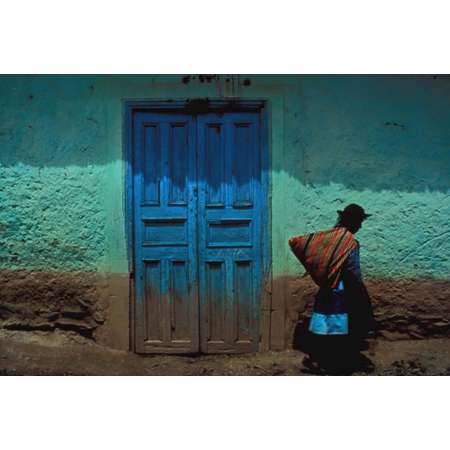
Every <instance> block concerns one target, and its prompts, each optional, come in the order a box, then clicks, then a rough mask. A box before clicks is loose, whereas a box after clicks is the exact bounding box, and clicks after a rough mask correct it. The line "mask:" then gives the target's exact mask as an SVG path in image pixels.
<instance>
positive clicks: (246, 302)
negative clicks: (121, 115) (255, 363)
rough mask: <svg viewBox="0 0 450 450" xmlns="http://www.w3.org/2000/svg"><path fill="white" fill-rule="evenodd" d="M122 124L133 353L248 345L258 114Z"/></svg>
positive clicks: (254, 291) (258, 274) (252, 347)
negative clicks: (128, 139)
mask: <svg viewBox="0 0 450 450" xmlns="http://www.w3.org/2000/svg"><path fill="white" fill-rule="evenodd" d="M131 125H132V127H133V128H132V150H133V152H132V154H133V161H132V168H133V176H132V178H133V183H132V184H133V214H134V217H133V228H134V230H133V231H134V233H133V234H134V270H135V278H134V279H135V295H134V301H135V304H134V336H135V339H134V340H135V349H136V351H137V352H139V353H196V352H203V353H238V352H251V351H256V350H257V349H258V343H259V311H260V299H261V293H262V284H263V273H262V272H263V269H262V256H263V255H262V249H263V242H262V237H263V221H262V220H261V219H262V208H263V207H264V205H263V203H262V201H263V195H262V185H261V145H260V123H259V114H258V113H253V112H223V113H205V114H195V115H190V114H180V113H172V112H150V111H145V110H141V111H136V112H134V114H133V116H132V122H131Z"/></svg>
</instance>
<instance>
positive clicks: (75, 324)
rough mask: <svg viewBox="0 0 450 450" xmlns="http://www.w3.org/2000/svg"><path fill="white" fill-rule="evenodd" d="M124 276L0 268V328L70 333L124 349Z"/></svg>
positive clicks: (126, 307) (126, 321) (126, 332)
mask: <svg viewBox="0 0 450 450" xmlns="http://www.w3.org/2000/svg"><path fill="white" fill-rule="evenodd" d="M128 290H129V284H128V275H127V274H98V273H92V272H71V273H61V272H42V271H27V270H1V271H0V328H3V329H7V330H22V331H31V332H32V331H53V330H59V331H70V332H75V333H77V334H80V335H81V336H84V337H85V338H88V339H93V340H95V341H96V342H98V343H99V344H103V345H106V346H109V347H112V348H117V349H123V350H127V349H128V348H129V300H128V299H129V293H128Z"/></svg>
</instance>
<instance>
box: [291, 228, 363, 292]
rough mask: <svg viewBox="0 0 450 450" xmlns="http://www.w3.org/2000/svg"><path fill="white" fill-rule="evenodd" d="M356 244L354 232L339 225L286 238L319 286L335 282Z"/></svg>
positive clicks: (332, 286)
mask: <svg viewBox="0 0 450 450" xmlns="http://www.w3.org/2000/svg"><path fill="white" fill-rule="evenodd" d="M358 245H359V244H358V241H357V240H356V239H355V238H354V236H353V234H352V233H350V231H348V230H347V229H345V228H342V227H337V228H333V229H331V230H326V231H318V232H317V233H312V234H307V235H305V236H296V237H293V238H291V239H289V246H290V247H291V250H292V252H293V253H294V255H295V256H296V257H297V258H298V259H299V260H300V262H301V263H302V264H303V266H304V267H305V269H306V271H307V272H308V273H309V274H310V275H311V277H312V279H313V280H314V281H315V283H316V284H317V285H318V286H319V287H322V286H329V287H331V288H335V287H336V286H337V284H338V282H339V278H340V274H341V269H342V265H343V264H344V262H345V260H346V259H347V257H348V255H349V253H350V252H351V251H352V250H354V249H355V248H357V247H358Z"/></svg>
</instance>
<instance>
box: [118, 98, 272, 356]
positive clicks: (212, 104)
mask: <svg viewBox="0 0 450 450" xmlns="http://www.w3.org/2000/svg"><path fill="white" fill-rule="evenodd" d="M137 111H147V112H152V111H153V112H162V111H173V112H178V113H186V114H193V115H195V114H196V113H198V114H200V113H204V112H221V111H233V112H238V111H251V112H258V113H259V120H260V125H261V126H260V133H261V134H260V148H261V153H262V154H261V185H262V192H263V195H262V197H263V199H264V202H265V205H266V206H267V207H266V208H262V218H261V219H262V220H261V223H262V224H263V227H262V228H263V229H262V239H261V242H262V266H263V283H262V289H261V291H262V298H261V302H260V310H259V342H258V350H259V351H268V350H270V340H271V337H270V330H271V320H270V319H271V318H270V315H271V314H270V312H271V309H272V308H271V304H272V202H271V176H270V167H271V145H270V142H271V133H270V120H269V115H270V101H269V100H268V99H266V98H239V97H236V98H230V99H223V98H189V99H167V100H161V99H122V126H123V128H122V147H123V158H124V161H125V164H124V174H123V176H124V178H125V195H124V199H123V201H124V204H123V208H124V211H125V230H124V231H125V238H126V249H127V260H128V273H129V285H128V286H129V350H130V351H136V340H135V295H134V283H135V277H134V274H135V268H134V239H135V238H134V190H133V189H134V188H133V168H134V153H133V129H132V125H133V113H134V112H137Z"/></svg>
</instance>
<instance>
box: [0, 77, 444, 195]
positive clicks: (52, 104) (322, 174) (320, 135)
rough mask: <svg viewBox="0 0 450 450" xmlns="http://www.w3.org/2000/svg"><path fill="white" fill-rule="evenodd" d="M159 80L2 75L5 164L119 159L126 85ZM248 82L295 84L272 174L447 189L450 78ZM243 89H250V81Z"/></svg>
mask: <svg viewBox="0 0 450 450" xmlns="http://www.w3.org/2000/svg"><path fill="white" fill-rule="evenodd" d="M159 78H161V77H159ZM159 78H158V83H160V81H161V80H160V79H159ZM167 78H168V80H169V81H170V82H168V83H166V84H167V86H170V85H172V86H177V88H179V87H180V86H184V87H185V89H186V93H187V94H188V95H187V96H189V95H192V92H194V91H195V89H194V91H193V90H192V89H193V88H192V86H191V85H192V83H186V82H185V80H184V78H185V77H182V76H179V77H176V76H167ZM155 79H156V78H155V77H152V76H144V75H141V76H3V77H0V117H1V126H0V145H1V149H2V150H1V155H0V158H1V160H0V161H1V164H2V166H6V167H8V166H16V165H18V164H19V163H21V164H25V165H30V166H35V167H67V166H81V167H83V166H88V165H104V164H107V163H109V162H114V161H116V160H117V159H120V155H122V157H123V149H122V148H111V142H113V143H116V144H117V143H118V142H120V139H121V133H122V130H121V127H122V124H121V123H115V119H111V118H117V117H118V110H119V109H120V108H122V103H121V99H122V98H124V97H126V96H127V93H128V92H130V90H131V91H133V92H134V91H136V90H137V91H139V90H140V89H141V90H142V92H146V95H143V96H142V98H145V97H147V98H148V97H158V96H161V92H160V91H159V90H158V88H153V89H152V83H153V82H154V81H155ZM246 80H247V81H248V82H249V83H251V85H252V86H254V85H256V86H258V83H260V85H259V89H260V90H263V89H264V86H267V87H270V84H271V83H272V84H277V85H283V83H284V82H286V86H287V87H288V88H289V95H286V98H285V111H284V113H285V115H284V133H285V136H284V146H285V151H284V153H283V158H281V157H277V155H273V162H272V169H273V171H275V172H285V173H286V174H288V175H289V176H291V177H293V178H295V179H297V180H299V181H300V182H302V183H305V184H308V185H312V186H315V185H328V184H330V183H339V184H342V185H344V186H345V187H348V188H349V189H353V190H364V189H370V190H372V191H379V190H383V189H388V190H401V191H410V192H413V191H418V192H420V191H423V190H432V191H436V190H437V191H443V192H447V191H448V189H449V185H450V181H449V176H448V174H449V173H450V152H449V151H448V148H449V145H450V129H449V128H448V123H449V122H450V110H449V108H448V103H449V101H450V78H449V77H448V76H441V75H439V76H406V75H402V76H298V77H297V78H294V79H293V77H289V79H287V77H283V76H282V75H274V76H272V77H268V76H258V75H254V76H250V78H246ZM284 80H287V81H284ZM159 85H160V84H156V85H155V86H159ZM167 92H170V88H169V87H166V89H165V90H164V94H165V95H167ZM177 92H179V91H177ZM198 92H199V93H201V92H202V91H200V90H199V91H198ZM259 92H260V91H259ZM268 92H270V89H269V90H268ZM245 93H246V95H248V96H249V97H251V96H252V91H251V86H250V87H249V89H248V90H246V91H245ZM114 139H117V140H116V141H115V140H114ZM274 144H275V145H280V143H276V142H275V143H274ZM113 147H114V146H113Z"/></svg>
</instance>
